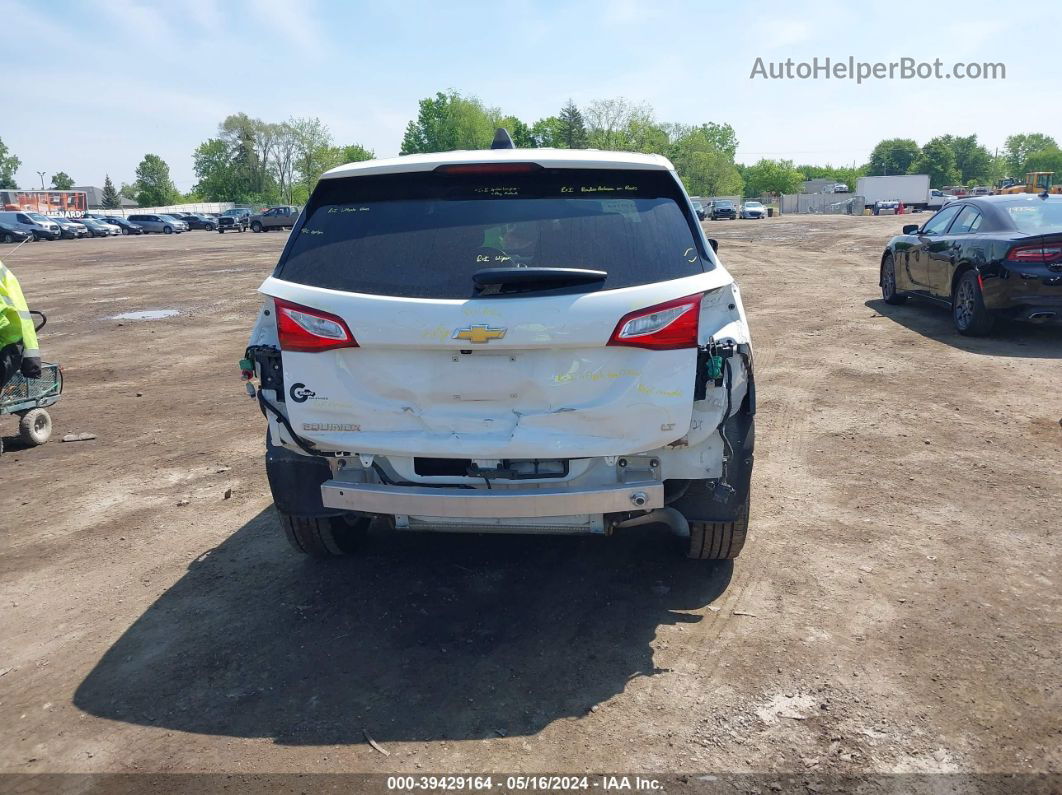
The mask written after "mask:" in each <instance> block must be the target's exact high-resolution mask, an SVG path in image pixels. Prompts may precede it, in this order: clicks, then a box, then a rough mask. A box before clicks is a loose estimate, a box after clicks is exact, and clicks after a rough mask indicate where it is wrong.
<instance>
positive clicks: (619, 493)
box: [244, 149, 755, 559]
mask: <svg viewBox="0 0 1062 795" xmlns="http://www.w3.org/2000/svg"><path fill="white" fill-rule="evenodd" d="M602 186H606V187H607V188H608V190H607V192H604V193H602V192H601V191H602ZM581 188H586V189H587V190H585V191H583V190H581ZM513 193H515V194H516V195H518V196H520V197H521V198H520V199H519V200H515V201H514V200H513V199H511V198H510V195H512V194H513ZM395 196H400V197H401V198H402V200H401V201H400V202H396V201H393V197H395ZM617 205H622V206H623V210H622V211H621V212H620V211H617V210H616V207H617ZM713 248H714V247H713V245H712V244H710V241H708V240H707V239H706V238H705V236H704V231H703V229H702V227H701V225H700V224H698V223H697V222H696V220H695V218H694V217H693V212H692V207H691V205H690V202H689V198H688V197H687V196H686V193H685V191H684V189H683V187H682V183H681V181H680V180H679V179H678V177H677V176H676V175H675V172H674V167H673V166H672V165H671V163H670V162H668V161H667V160H666V159H665V158H663V157H660V156H659V155H640V154H632V153H629V152H622V153H621V152H599V151H591V150H577V151H569V150H563V151H555V150H547V149H542V150H508V151H501V150H491V151H484V152H444V153H437V154H430V155H421V156H419V157H418V158H415V159H411V158H401V159H398V158H394V159H382V160H373V161H368V162H366V163H355V164H351V165H347V166H341V167H339V168H336V169H332V170H331V171H329V172H327V173H325V174H324V175H323V176H322V177H321V179H320V181H319V182H318V184H317V186H316V188H315V189H314V191H313V194H312V196H311V198H310V200H309V203H308V204H307V206H306V209H305V210H304V211H303V213H302V217H301V219H300V220H299V221H298V223H297V224H296V226H295V229H294V231H293V232H292V234H291V237H290V238H289V243H288V246H287V247H286V248H285V250H284V252H283V253H282V254H281V257H280V261H279V263H278V265H277V267H276V269H275V270H274V272H273V274H272V276H270V277H269V278H268V279H266V281H265V282H264V284H263V285H262V287H261V292H262V294H263V296H264V299H263V303H262V306H261V308H260V311H259V314H258V318H257V320H256V322H255V325H254V328H253V331H252V333H251V340H250V345H249V347H248V350H247V354H246V359H247V361H245V362H244V369H245V373H246V375H248V377H256V378H258V379H259V387H260V388H259V389H258V391H257V393H256V394H257V395H258V398H259V400H260V404H261V407H262V410H263V413H265V415H266V417H267V418H268V435H267V441H266V449H267V453H266V469H267V473H268V479H269V484H270V488H271V489H272V493H273V499H274V502H275V505H276V508H277V511H278V512H279V516H280V519H281V524H282V526H283V527H284V529H285V532H286V534H287V537H288V540H289V541H290V542H291V544H292V546H293V547H294V548H295V549H296V550H298V551H299V552H303V553H308V554H310V555H314V556H322V557H323V556H328V555H333V554H341V553H344V552H348V551H351V550H353V549H354V548H355V546H356V544H357V540H358V537H359V536H360V535H361V534H363V533H364V532H365V529H366V527H367V525H368V524H369V522H370V520H371V518H372V517H374V516H380V517H390V519H391V520H392V521H393V522H394V525H393V526H395V527H397V528H400V529H428V528H430V529H433V530H440V529H449V530H461V531H475V532H509V533H528V532H530V533H549V532H553V533H580V532H581V533H596V534H610V533H611V532H612V531H613V530H618V531H620V532H622V529H623V528H626V527H630V526H632V525H641V524H649V523H653V522H663V523H665V524H667V525H669V526H670V527H671V529H672V530H673V531H674V533H675V534H676V535H678V536H679V537H680V538H681V539H682V548H683V550H684V552H685V554H686V555H688V556H689V557H692V558H701V559H709V558H713V559H720V558H733V557H736V556H737V554H738V553H739V552H740V550H741V547H742V545H743V543H744V540H745V535H746V531H747V528H748V499H749V479H750V475H751V471H752V463H753V436H754V431H753V425H754V418H753V414H754V413H755V392H754V389H753V388H752V378H753V374H752V351H751V348H750V340H749V332H748V326H747V323H746V319H745V313H744V310H743V308H742V304H741V297H740V294H739V292H738V290H737V287H736V285H735V283H734V279H733V277H731V275H730V274H729V273H728V272H727V271H726V270H725V268H724V267H723V265H722V263H721V262H720V260H719V259H718V257H717V256H716V254H715V252H714V250H713ZM676 251H678V252H684V253H683V255H682V256H678V257H676V256H674V252H676ZM351 263H356V267H352V266H351ZM426 330H428V331H430V333H427V332H426ZM436 330H437V331H438V333H436ZM352 451H356V452H352ZM724 451H725V452H724Z"/></svg>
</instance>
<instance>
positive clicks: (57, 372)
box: [0, 311, 63, 453]
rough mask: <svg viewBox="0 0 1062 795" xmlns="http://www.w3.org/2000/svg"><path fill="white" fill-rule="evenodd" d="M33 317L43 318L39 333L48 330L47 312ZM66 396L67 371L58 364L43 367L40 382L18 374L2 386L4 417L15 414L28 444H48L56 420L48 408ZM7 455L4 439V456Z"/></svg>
mask: <svg viewBox="0 0 1062 795" xmlns="http://www.w3.org/2000/svg"><path fill="white" fill-rule="evenodd" d="M31 314H34V315H38V316H39V317H40V319H41V320H40V325H38V326H37V331H40V330H41V329H42V328H44V325H45V323H47V322H48V318H47V317H45V315H44V313H43V312H37V311H33V312H31ZM62 394H63V370H62V368H61V367H60V366H59V365H58V364H48V363H43V364H41V377H40V378H26V377H25V376H23V375H22V374H21V373H15V375H13V376H12V377H11V380H9V381H8V382H7V383H6V384H4V385H3V386H0V415H3V414H15V415H17V416H18V418H19V423H18V435H19V438H20V439H21V440H22V442H23V443H24V444H27V445H30V446H34V447H35V446H37V445H39V444H44V443H45V442H47V441H48V440H49V439H50V438H51V436H52V418H51V416H50V415H49V414H48V411H47V409H48V407H49V406H53V405H55V404H56V403H57V402H58V401H59V396H60V395H62ZM3 451H4V441H3V437H2V436H0V453H3Z"/></svg>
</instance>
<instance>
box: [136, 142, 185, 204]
mask: <svg viewBox="0 0 1062 795" xmlns="http://www.w3.org/2000/svg"><path fill="white" fill-rule="evenodd" d="M136 189H137V193H136V202H137V204H139V205H140V206H141V207H158V206H160V205H166V204H173V203H174V202H176V201H177V199H178V198H179V197H180V194H179V193H178V192H177V188H176V187H174V184H173V181H172V180H171V179H170V167H169V166H168V165H166V161H165V160H163V159H162V158H161V157H159V156H158V155H152V154H147V155H144V159H143V160H141V161H140V165H138V166H137V167H136Z"/></svg>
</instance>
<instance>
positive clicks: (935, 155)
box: [908, 138, 959, 188]
mask: <svg viewBox="0 0 1062 795" xmlns="http://www.w3.org/2000/svg"><path fill="white" fill-rule="evenodd" d="M908 173H909V174H928V175H929V184H930V185H931V186H933V187H937V188H941V187H944V186H945V185H954V184H956V183H957V182H958V181H959V169H958V168H957V167H956V166H955V155H954V154H952V151H951V147H949V146H948V144H947V143H946V142H945V141H944V140H943V139H941V138H933V139H932V140H930V141H929V142H927V143H926V145H925V146H923V147H922V149H921V151H919V153H918V157H916V158H915V159H914V161H913V162H912V163H911V165H910V166H909V167H908Z"/></svg>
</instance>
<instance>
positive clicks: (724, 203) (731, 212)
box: [710, 199, 737, 221]
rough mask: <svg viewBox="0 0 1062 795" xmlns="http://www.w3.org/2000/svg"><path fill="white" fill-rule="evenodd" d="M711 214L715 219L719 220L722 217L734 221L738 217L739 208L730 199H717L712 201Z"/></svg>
mask: <svg viewBox="0 0 1062 795" xmlns="http://www.w3.org/2000/svg"><path fill="white" fill-rule="evenodd" d="M710 215H711V217H712V220H713V221H718V220H719V219H720V218H727V219H729V220H731V221H733V220H735V219H736V218H737V208H736V207H734V202H732V201H730V199H715V200H714V201H712V203H711V210H710Z"/></svg>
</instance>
